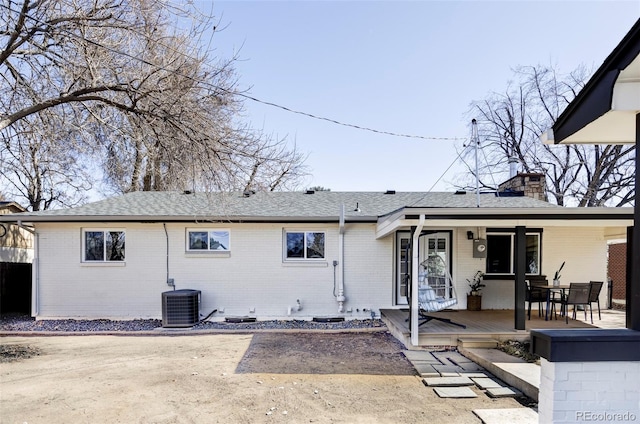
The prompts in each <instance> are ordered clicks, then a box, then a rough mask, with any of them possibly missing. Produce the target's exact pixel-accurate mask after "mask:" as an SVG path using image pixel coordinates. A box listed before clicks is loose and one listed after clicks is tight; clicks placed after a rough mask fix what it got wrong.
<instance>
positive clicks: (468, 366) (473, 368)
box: [458, 362, 484, 371]
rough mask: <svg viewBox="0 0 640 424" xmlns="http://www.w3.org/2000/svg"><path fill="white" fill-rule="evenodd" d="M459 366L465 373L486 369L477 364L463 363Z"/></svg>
mask: <svg viewBox="0 0 640 424" xmlns="http://www.w3.org/2000/svg"><path fill="white" fill-rule="evenodd" d="M458 366H459V367H460V368H462V369H463V370H465V371H482V370H483V369H484V368H482V367H481V366H480V365H478V364H476V363H475V362H461V363H459V364H458Z"/></svg>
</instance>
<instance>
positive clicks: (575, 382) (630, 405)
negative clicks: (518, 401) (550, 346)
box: [538, 359, 640, 423]
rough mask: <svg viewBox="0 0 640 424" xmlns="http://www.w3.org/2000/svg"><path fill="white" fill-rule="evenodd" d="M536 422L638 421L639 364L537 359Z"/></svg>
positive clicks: (639, 400)
mask: <svg viewBox="0 0 640 424" xmlns="http://www.w3.org/2000/svg"><path fill="white" fill-rule="evenodd" d="M538 414H539V415H538V416H539V422H540V423H583V422H609V423H614V422H638V421H640V363H639V362H622V361H620V362H549V361H547V360H546V359H542V360H541V375H540V399H539V404H538Z"/></svg>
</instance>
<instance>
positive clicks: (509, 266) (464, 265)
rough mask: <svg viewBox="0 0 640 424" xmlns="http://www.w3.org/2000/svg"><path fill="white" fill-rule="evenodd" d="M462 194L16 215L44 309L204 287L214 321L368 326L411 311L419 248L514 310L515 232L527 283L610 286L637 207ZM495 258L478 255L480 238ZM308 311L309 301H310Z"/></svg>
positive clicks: (266, 196)
mask: <svg viewBox="0 0 640 424" xmlns="http://www.w3.org/2000/svg"><path fill="white" fill-rule="evenodd" d="M480 198H481V204H480V207H477V204H476V196H475V195H471V194H462V193H457V194H456V193H400V192H398V193H396V192H392V191H389V192H386V193H383V192H380V193H372V192H350V193H340V192H330V191H321V192H258V193H179V192H137V193H129V194H126V195H123V196H120V197H115V198H111V199H107V200H103V201H99V202H95V203H91V204H87V205H84V206H81V207H77V208H72V209H63V210H51V211H42V212H32V213H23V214H15V215H6V216H3V217H1V218H0V219H1V220H4V221H14V222H15V221H17V220H20V221H22V222H23V223H25V224H30V225H33V227H34V228H35V237H36V238H35V240H36V246H35V260H34V272H33V275H34V277H33V290H32V296H33V300H32V302H33V303H32V314H33V315H34V316H35V317H37V318H40V319H46V318H60V317H71V318H115V319H131V318H159V317H160V316H161V301H160V299H161V293H162V292H165V291H168V290H172V286H170V285H169V284H173V285H174V286H175V288H176V289H195V290H200V291H201V313H202V314H207V313H208V312H209V311H211V310H213V309H218V311H219V312H218V313H217V314H215V315H214V316H213V318H212V319H217V320H222V319H224V317H228V316H245V315H247V316H253V317H256V318H258V319H275V318H297V319H309V318H312V317H317V316H324V317H326V316H338V317H344V318H346V319H349V318H366V317H370V316H371V314H372V313H373V314H375V315H377V314H378V313H379V310H380V309H381V308H406V307H407V303H408V300H407V292H406V291H407V283H408V281H410V280H409V279H407V277H408V275H409V274H410V273H411V272H410V271H411V270H410V266H409V263H408V250H407V249H408V243H409V242H410V240H411V238H412V230H414V229H415V228H416V226H418V222H419V221H420V219H421V218H423V224H422V225H421V230H420V234H419V236H418V241H419V246H418V249H419V250H420V252H421V253H420V255H421V256H420V257H424V255H426V254H427V253H429V254H430V253H433V252H437V253H438V254H439V255H440V256H441V257H442V258H443V259H444V261H445V262H446V266H447V268H448V271H449V272H450V274H451V276H452V279H453V284H454V286H455V288H456V290H457V293H458V297H459V303H458V305H457V306H456V307H458V308H465V307H466V297H465V296H464V295H465V293H466V292H467V291H468V282H467V281H466V279H467V278H471V277H472V276H473V275H474V273H475V272H476V271H478V270H480V271H483V272H486V273H487V275H486V276H485V281H484V283H485V284H486V287H485V289H484V301H483V302H484V304H483V308H484V309H514V308H515V306H516V305H514V290H515V289H514V278H515V277H514V276H515V272H516V271H515V268H514V267H515V264H514V260H515V259H514V257H515V255H514V243H515V239H514V238H515V230H514V229H515V228H525V229H526V230H525V233H526V244H527V256H526V257H527V262H528V264H527V270H526V273H527V274H536V275H540V274H542V275H549V276H551V275H553V272H554V271H555V270H556V269H557V267H558V266H559V265H560V264H561V263H562V262H563V261H566V266H565V269H564V270H563V278H566V281H589V280H606V260H607V258H606V252H607V244H606V242H607V239H608V238H615V237H620V235H621V234H624V233H625V231H626V226H628V225H630V224H631V219H632V211H631V210H629V209H622V208H561V207H556V206H553V205H550V204H549V203H546V202H543V201H539V200H535V199H532V198H528V197H512V196H510V197H498V196H497V195H496V194H494V193H492V194H483V195H481V196H480ZM478 242H480V243H484V244H485V245H486V246H487V250H486V255H477V254H474V248H475V247H476V245H477V243H478ZM298 302H299V303H298Z"/></svg>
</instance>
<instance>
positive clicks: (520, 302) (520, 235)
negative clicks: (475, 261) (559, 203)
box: [514, 226, 527, 330]
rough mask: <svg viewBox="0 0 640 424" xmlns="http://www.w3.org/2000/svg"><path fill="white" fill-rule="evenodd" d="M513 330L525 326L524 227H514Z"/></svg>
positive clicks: (521, 328) (525, 254)
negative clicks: (514, 279)
mask: <svg viewBox="0 0 640 424" xmlns="http://www.w3.org/2000/svg"><path fill="white" fill-rule="evenodd" d="M515 248H516V249H515V253H516V258H515V270H514V273H515V277H516V281H515V307H514V309H515V324H514V325H515V329H516V330H524V329H525V324H526V313H525V307H524V304H525V299H526V291H527V283H526V282H525V273H526V270H527V234H526V227H522V226H518V227H516V246H515Z"/></svg>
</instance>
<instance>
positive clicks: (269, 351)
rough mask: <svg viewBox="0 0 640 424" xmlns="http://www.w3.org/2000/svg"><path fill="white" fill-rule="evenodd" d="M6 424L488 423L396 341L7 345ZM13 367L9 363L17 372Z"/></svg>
mask: <svg viewBox="0 0 640 424" xmlns="http://www.w3.org/2000/svg"><path fill="white" fill-rule="evenodd" d="M0 343H1V344H2V347H3V350H2V352H3V355H2V356H3V357H4V359H5V361H4V362H2V363H0V422H2V423H19V424H23V423H28V424H36V423H47V424H56V423H98V422H99V423H418V422H432V423H456V424H461V423H479V422H480V420H479V419H478V418H476V416H475V415H474V414H473V413H472V412H471V411H472V409H476V408H516V407H522V406H521V405H520V404H519V403H518V402H516V401H515V400H513V399H498V400H495V399H491V398H489V397H487V395H486V394H484V393H482V392H480V391H478V393H479V396H478V398H476V399H440V398H438V397H437V395H436V394H435V393H434V392H433V390H432V389H430V388H427V387H425V386H424V385H423V384H422V382H421V380H420V378H419V377H418V376H417V375H416V374H415V372H414V370H413V368H412V366H411V365H410V364H409V362H408V361H407V360H406V359H405V358H404V356H403V355H402V353H401V350H402V345H400V344H399V343H398V342H397V341H396V340H395V339H393V337H391V336H390V335H389V334H388V333H385V332H358V333H329V334H327V333H319V332H314V333H282V332H280V333H271V332H263V333H256V334H253V335H250V334H216V335H198V336H175V337H171V336H166V337H165V336H162V337H149V336H147V337H142V336H137V337H135V336H131V337H126V336H60V337H5V338H2V339H0ZM7 361H8V362H7Z"/></svg>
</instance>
